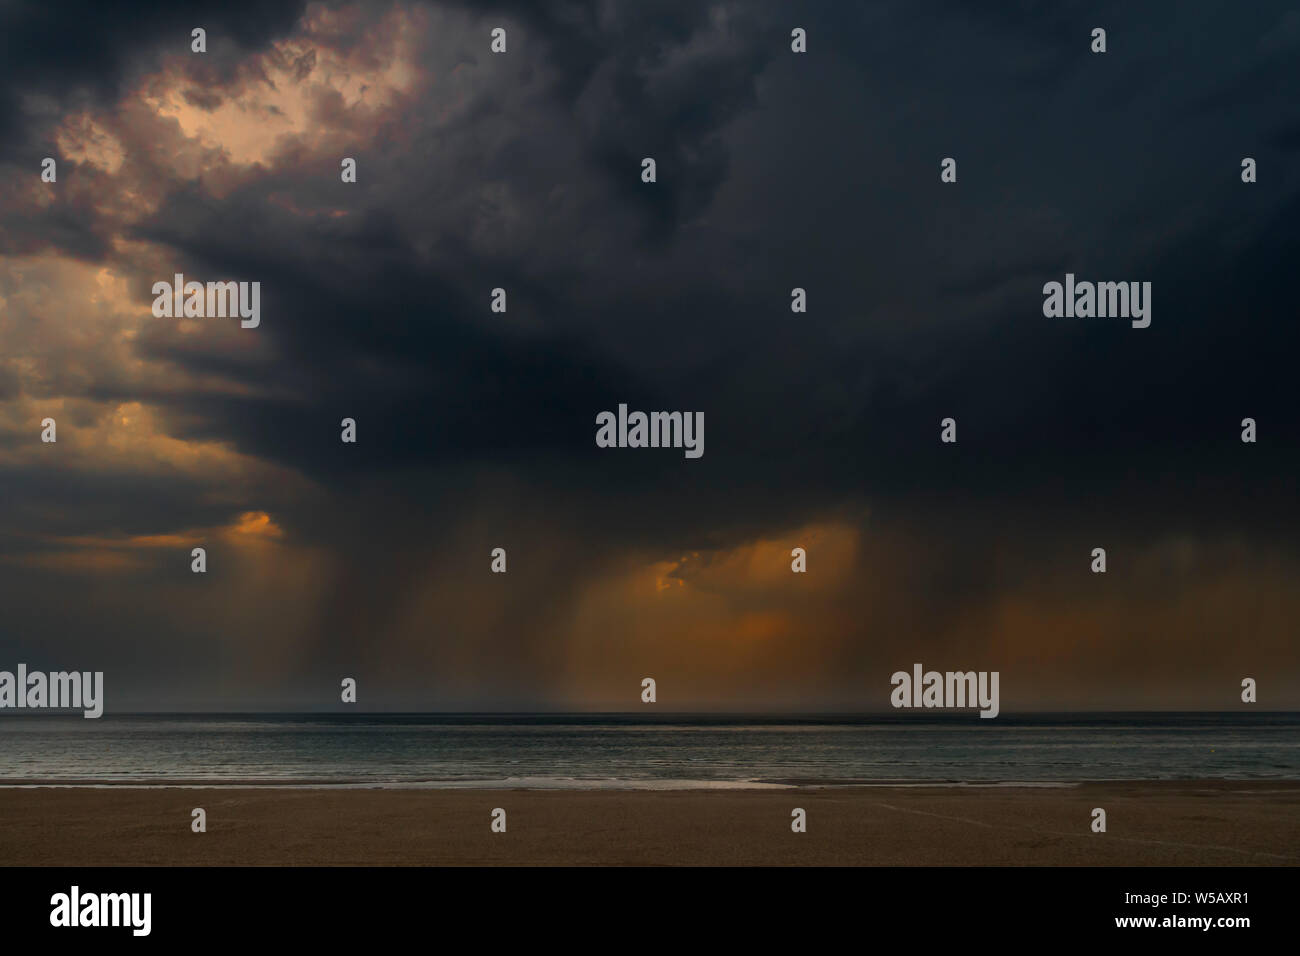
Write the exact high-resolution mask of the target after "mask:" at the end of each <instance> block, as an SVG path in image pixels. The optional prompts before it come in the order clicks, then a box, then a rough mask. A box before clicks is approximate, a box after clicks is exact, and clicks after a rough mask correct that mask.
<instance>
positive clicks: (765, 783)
mask: <svg viewBox="0 0 1300 956" xmlns="http://www.w3.org/2000/svg"><path fill="white" fill-rule="evenodd" d="M1296 779H1300V713H1295V712H1286V713H1235V712H1234V713H1216V714H1205V713H1199V714H1191V713H1132V714H1118V713H1109V714H1069V715H1066V714H1034V715H1014V714H1002V715H1000V716H999V717H997V718H996V719H994V720H986V719H980V718H978V717H977V716H975V715H972V714H964V715H942V716H935V717H930V716H925V717H919V718H918V717H917V716H915V715H913V714H911V713H909V714H908V715H907V716H905V717H903V716H899V715H820V714H819V715H782V716H770V717H760V716H723V715H716V714H710V715H705V714H658V715H655V716H653V717H651V716H645V715H641V714H556V713H550V714H487V713H463V714H450V713H447V714H135V715H111V714H108V715H105V716H103V717H101V718H99V719H96V720H87V719H84V718H82V717H80V716H75V717H74V716H62V715H49V714H39V715H36V714H24V715H13V714H12V713H10V714H6V715H5V716H3V717H0V786H2V787H15V786H36V785H46V786H48V785H62V786H105V787H124V786H135V787H156V786H200V787H211V786H228V785H244V786H275V787H302V786H312V787H318V786H329V787H391V788H403V787H405V788H452V787H466V788H502V789H512V788H522V789H602V788H604V789H690V788H712V789H726V788H765V787H792V786H809V785H819V786H851V785H858V786H860V785H873V784H875V785H884V784H890V785H896V784H905V785H911V786H935V785H944V786H951V785H964V786H973V787H984V786H1008V785H1025V784H1031V785H1036V786H1068V785H1072V784H1075V783H1079V782H1082V781H1100V780H1296Z"/></svg>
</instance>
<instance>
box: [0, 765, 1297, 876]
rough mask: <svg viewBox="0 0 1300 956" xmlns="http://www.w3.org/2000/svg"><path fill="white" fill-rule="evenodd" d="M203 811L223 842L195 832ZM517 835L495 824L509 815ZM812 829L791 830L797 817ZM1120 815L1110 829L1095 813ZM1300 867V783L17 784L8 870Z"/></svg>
mask: <svg viewBox="0 0 1300 956" xmlns="http://www.w3.org/2000/svg"><path fill="white" fill-rule="evenodd" d="M194 807H203V808H204V809H205V810H206V811H207V832H206V833H194V832H192V831H191V828H190V824H191V813H190V811H191V810H192V809H193V808H194ZM497 807H500V808H503V809H504V810H505V811H506V823H507V830H506V832H505V833H493V832H492V831H491V828H490V824H491V814H492V811H493V809H494V808H497ZM795 807H802V808H803V809H804V810H806V811H807V832H806V833H793V832H791V828H790V822H791V810H792V809H793V808H795ZM1094 807H1102V808H1104V809H1105V810H1106V814H1107V831H1106V832H1105V833H1093V832H1092V830H1091V827H1090V824H1091V821H1092V810H1093V808H1094ZM355 864H363V865H364V864H380V865H412V866H433V865H501V864H505V865H591V864H600V865H640V866H645V865H654V866H662V865H723V866H736V865H837V866H858V865H871V866H931V865H959V866H964V865H993V866H999V865H1007V866H1111V865H1117V866H1155V865H1165V866H1183V865H1214V866H1233V865H1266V866H1279V865H1281V866H1295V865H1297V864H1300V782H1298V781H1286V782H1277V781H1272V782H1268V781H1260V782H1225V781H1188V782H1166V781H1161V782H1149V783H1141V782H1123V783H1085V784H1080V785H1078V786H1074V787H1068V788H1034V787H1023V788H1022V787H1015V788H1012V787H996V788H990V787H946V786H945V787H843V788H841V787H800V788H793V789H783V790H745V791H735V790H732V791H726V790H709V791H700V790H679V791H610V790H605V791H590V790H588V791H572V790H571V791H547V790H378V789H355V790H341V789H279V788H268V789H246V788H239V787H213V788H203V789H174V788H153V789H122V788H117V787H110V788H67V789H61V788H50V787H40V788H30V789H28V788H23V789H0V865H7V866H15V865H23V866H41V865H62V866H113V865H217V866H222V865H355Z"/></svg>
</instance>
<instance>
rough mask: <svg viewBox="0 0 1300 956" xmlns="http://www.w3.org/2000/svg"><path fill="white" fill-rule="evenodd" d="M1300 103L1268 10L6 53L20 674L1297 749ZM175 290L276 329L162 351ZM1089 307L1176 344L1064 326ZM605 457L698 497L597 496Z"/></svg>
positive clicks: (186, 340)
mask: <svg viewBox="0 0 1300 956" xmlns="http://www.w3.org/2000/svg"><path fill="white" fill-rule="evenodd" d="M195 27H202V28H204V29H205V30H206V33H207V52H206V53H202V54H199V53H194V52H191V48H190V45H191V30H192V29H193V28H195ZM496 27H502V28H504V29H505V30H506V36H507V51H506V52H505V53H504V54H494V53H492V52H491V50H490V43H491V31H492V30H493V29H494V28H496ZM795 27H800V28H803V29H805V30H806V31H807V37H808V40H807V45H808V52H807V53H806V54H796V53H794V52H792V51H791V47H790V32H791V30H792V29H794V28H795ZM1095 27H1103V28H1105V29H1106V31H1107V52H1105V53H1104V54H1094V53H1092V52H1091V51H1090V45H1091V31H1092V30H1093V28H1095ZM1297 63H1300V11H1297V10H1295V9H1294V7H1293V5H1291V4H1287V3H1281V2H1260V3H1252V4H1248V5H1245V6H1242V5H1237V4H1227V3H1221V4H1220V3H1213V4H1212V3H1178V4H1174V3H1152V4H1131V3H1119V2H1116V3H1086V4H1084V3H1063V2H1055V0H1054V2H1041V3H1038V2H1020V3H980V4H971V3H959V2H953V3H940V2H927V3H914V2H897V3H880V4H874V3H873V4H848V3H839V2H824V3H787V2H776V0H772V2H762V0H744V2H738V3H704V2H695V0H681V2H637V3H633V2H578V0H571V2H552V3H542V2H537V3H533V2H519V3H501V4H491V5H487V4H483V5H480V4H468V3H457V2H448V3H420V2H403V0H399V2H393V3H381V2H367V3H347V2H344V3H332V2H331V3H273V2H263V0H259V2H256V3H228V2H225V3H208V4H193V3H191V4H173V3H161V2H158V3H153V2H142V3H116V4H111V5H107V4H99V3H72V2H67V3H60V4H57V5H53V6H51V5H48V4H42V3H3V4H0V177H2V179H3V183H4V188H3V190H0V490H2V492H3V493H2V494H0V607H3V615H0V668H4V669H12V667H13V666H14V665H16V664H17V663H19V662H23V663H26V664H28V666H29V667H31V668H34V669H49V670H55V669H77V670H102V671H104V672H105V686H106V696H107V701H106V710H107V711H108V712H109V713H111V712H113V711H114V710H117V711H121V710H140V709H144V710H154V709H205V710H223V709H232V710H234V709H254V708H256V709H274V710H279V709H284V710H290V709H318V708H319V709H336V708H338V707H340V706H341V705H340V703H339V682H340V680H341V679H342V678H343V677H353V678H355V679H356V680H357V682H358V704H357V707H358V709H364V710H385V709H421V710H423V709H428V710H450V709H465V708H469V709H531V708H571V709H615V710H636V709H642V708H644V707H645V705H643V704H642V703H641V702H640V696H639V695H640V689H641V679H642V678H643V677H647V676H650V677H654V678H655V679H656V681H657V683H658V699H659V702H658V704H657V705H656V706H658V707H659V708H661V709H666V710H671V709H719V710H739V709H746V710H771V711H790V710H863V711H870V710H881V709H887V707H888V700H889V692H890V690H891V687H890V683H889V677H890V674H891V673H892V672H894V671H895V670H900V669H903V670H910V668H911V666H912V664H913V663H914V662H921V663H923V664H924V665H925V666H926V667H927V668H934V669H938V670H958V669H960V670H998V671H1000V672H1001V675H1002V676H1001V694H1002V710H1003V711H1004V712H1014V711H1016V710H1034V709H1046V710H1068V709H1093V708H1096V709H1134V710H1140V709H1167V708H1176V709H1188V710H1219V709H1235V708H1238V707H1240V706H1242V705H1241V704H1240V684H1241V680H1242V678H1244V677H1253V678H1255V679H1256V680H1257V681H1258V683H1259V701H1260V702H1259V704H1258V705H1257V706H1260V707H1261V708H1264V709H1288V708H1294V707H1296V706H1300V654H1297V647H1298V645H1300V642H1298V641H1297V630H1296V627H1297V625H1296V621H1297V620H1298V619H1300V587H1297V581H1298V577H1297V573H1298V572H1300V536H1298V535H1297V532H1298V531H1300V520H1298V519H1300V507H1298V506H1297V482H1296V471H1297V465H1298V464H1300V454H1298V453H1297V449H1300V402H1298V401H1297V388H1298V387H1300V386H1298V385H1297V375H1296V349H1297V344H1298V342H1300V336H1298V335H1297V333H1296V322H1297V316H1296V308H1295V294H1294V287H1295V275H1296V272H1297V267H1296V262H1297V253H1300V226H1298V225H1297V222H1298V221H1300V220H1298V216H1300V108H1298V107H1297V105H1296V104H1297V103H1300V69H1298V68H1297ZM45 157H53V158H54V159H55V160H56V162H57V181H56V182H54V183H48V182H43V181H42V179H41V164H42V160H43V159H44V158H45ZM344 157H352V158H355V160H356V163H357V182H355V183H344V182H342V181H341V177H340V162H341V160H342V159H343V158H344ZM644 157H653V158H654V159H655V160H656V163H657V181H656V182H654V183H644V182H642V179H641V161H642V159H643V158H644ZM945 157H952V158H955V159H956V160H957V174H958V181H957V182H956V183H955V184H945V183H941V182H940V161H941V160H942V159H943V158H945ZM1244 157H1252V158H1254V159H1255V160H1256V161H1257V164H1258V181H1257V182H1255V183H1249V184H1248V183H1243V182H1242V179H1241V161H1242V159H1243V158H1244ZM178 272H179V273H183V274H184V275H185V277H186V279H187V280H188V279H194V280H198V281H218V280H237V281H258V282H260V283H261V324H260V325H259V327H257V328H256V329H244V328H241V327H240V325H239V322H238V320H235V319H228V318H190V319H184V318H157V317H155V316H154V315H153V314H152V311H151V305H152V302H153V298H154V297H153V295H152V293H151V288H152V286H153V284H154V283H155V282H158V281H160V280H166V281H170V280H171V279H172V277H173V275H174V274H175V273H178ZM1067 272H1071V273H1074V274H1076V276H1078V278H1079V279H1081V280H1093V281H1149V282H1151V283H1152V298H1151V319H1152V321H1151V325H1150V327H1149V328H1146V329H1135V328H1132V327H1131V326H1130V324H1129V322H1128V321H1126V320H1123V319H1115V318H1104V319H1103V318H1069V319H1067V318H1046V317H1044V315H1043V308H1042V306H1043V293H1042V288H1043V284H1044V283H1046V282H1049V281H1062V280H1063V279H1064V276H1065V274H1066V273H1067ZM498 287H499V288H504V289H505V290H506V292H507V296H508V300H507V301H508V307H507V311H506V312H505V313H497V312H493V311H492V310H491V309H490V303H491V293H492V290H493V289H494V288H498ZM795 287H800V288H804V289H806V290H807V302H808V311H807V312H806V313H793V312H792V311H791V308H790V303H791V290H792V289H793V288H795ZM619 403H627V405H628V406H629V407H630V408H631V409H642V410H681V411H700V412H703V413H704V416H705V422H706V428H705V452H704V455H703V457H702V458H699V459H697V460H690V459H687V458H685V457H684V456H683V454H682V453H681V451H680V450H668V449H602V448H598V447H597V446H596V443H595V440H594V438H595V431H596V427H595V420H596V415H597V414H598V413H600V412H601V411H604V410H613V409H617V407H618V405H619ZM47 417H51V418H54V419H55V420H56V422H57V436H58V440H57V442H55V443H44V442H42V441H41V430H42V429H41V421H42V419H44V418H47ZM345 417H350V418H353V419H355V420H356V422H357V438H358V440H357V442H356V443H355V444H345V443H343V442H342V441H341V440H340V432H341V429H340V421H341V420H342V419H343V418H345ZM946 417H952V418H955V419H956V421H957V429H958V441H957V443H956V444H944V443H941V442H940V421H941V419H943V418H946ZM1245 417H1252V418H1254V419H1255V420H1256V421H1257V423H1258V441H1257V442H1256V443H1254V444H1247V443H1243V442H1242V441H1241V420H1242V419H1243V418H1245ZM199 546H201V547H204V548H206V549H207V554H208V571H207V573H206V574H194V573H192V572H191V570H190V560H191V559H190V551H191V548H193V547H199ZM497 547H502V548H505V549H506V551H507V555H508V571H507V573H506V574H493V573H491V571H490V557H489V556H490V553H491V551H492V549H493V548H497ZM794 547H803V548H805V549H806V551H807V555H808V557H807V564H808V570H807V573H806V574H794V573H792V572H791V568H790V561H791V558H790V552H791V549H792V548H794ZM1097 547H1103V548H1105V549H1106V553H1107V571H1106V573H1105V574H1094V573H1092V572H1091V570H1090V564H1091V561H1092V559H1091V551H1092V549H1093V548H1097Z"/></svg>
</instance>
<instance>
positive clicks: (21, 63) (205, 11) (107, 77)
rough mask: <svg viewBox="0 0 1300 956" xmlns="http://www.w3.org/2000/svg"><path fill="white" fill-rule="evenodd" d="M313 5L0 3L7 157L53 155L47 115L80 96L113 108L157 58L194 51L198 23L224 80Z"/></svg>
mask: <svg viewBox="0 0 1300 956" xmlns="http://www.w3.org/2000/svg"><path fill="white" fill-rule="evenodd" d="M305 6H306V4H305V2H302V0H295V2H266V0H234V2H227V0H221V2H211V3H208V2H195V3H186V4H178V3H169V2H166V0H128V2H123V3H97V2H95V0H84V2H83V0H71V2H66V3H58V4H40V3H6V4H4V5H3V6H0V144H3V145H2V146H0V160H9V161H12V162H23V163H27V162H30V161H31V157H33V156H36V157H39V156H42V155H50V153H49V151H48V147H49V143H48V141H46V140H44V138H43V134H44V132H45V130H44V129H43V127H44V125H45V121H48V120H51V119H54V118H57V114H61V113H62V112H64V111H66V110H67V109H68V108H69V107H70V106H72V105H75V104H79V103H85V104H93V105H96V106H101V107H103V106H112V104H113V103H114V101H115V100H116V99H117V97H118V96H120V95H121V93H122V92H123V89H124V87H125V84H126V82H127V81H128V79H129V78H130V77H132V76H134V75H137V73H138V71H140V70H142V69H143V70H147V69H149V60H150V58H151V57H157V56H159V55H161V54H163V53H166V52H175V51H181V52H187V51H188V50H189V47H190V31H191V30H193V29H194V28H195V27H203V28H204V29H205V30H207V31H208V35H209V38H210V40H209V46H208V50H209V59H208V60H206V61H205V62H204V64H203V66H204V68H205V69H208V70H209V71H210V73H209V75H210V77H211V78H212V79H215V80H220V79H222V78H224V77H226V76H228V70H229V66H230V64H231V63H232V62H233V61H234V59H235V58H237V57H238V56H241V55H243V54H245V53H247V52H248V51H250V50H255V49H257V48H259V47H261V46H263V45H264V44H266V43H267V42H268V41H269V40H271V39H273V38H275V37H277V36H280V35H282V34H284V33H285V32H286V31H287V30H288V29H289V28H290V27H292V26H293V24H294V22H295V21H297V19H298V18H299V16H300V15H301V13H302V10H303V8H304V7H305ZM55 103H57V107H54V105H53V104H55ZM43 148H44V149H46V150H47V151H46V152H45V153H42V152H40V150H41V149H43Z"/></svg>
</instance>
